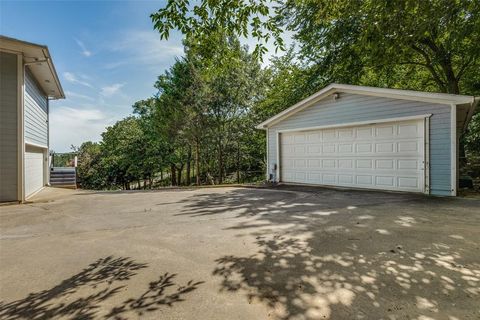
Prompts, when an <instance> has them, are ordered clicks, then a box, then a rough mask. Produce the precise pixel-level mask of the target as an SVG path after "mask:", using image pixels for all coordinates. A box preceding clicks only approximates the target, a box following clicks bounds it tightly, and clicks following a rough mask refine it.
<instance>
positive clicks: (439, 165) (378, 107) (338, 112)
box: [268, 93, 451, 195]
mask: <svg viewBox="0 0 480 320" xmlns="http://www.w3.org/2000/svg"><path fill="white" fill-rule="evenodd" d="M422 114H432V117H431V118H430V190H431V194H435V195H450V194H451V178H450V177H451V171H450V168H451V166H450V164H451V162H450V161H451V159H450V158H451V152H450V145H451V144H450V138H451V136H450V106H448V105H442V104H432V103H427V102H417V101H409V100H399V99H389V98H381V97H373V96H366V95H358V94H347V93H342V94H340V98H339V99H338V100H336V101H333V99H332V98H331V97H327V98H325V99H323V100H322V101H320V102H317V103H316V104H315V105H313V106H311V107H308V108H306V109H304V110H302V111H300V112H298V113H296V114H294V115H292V116H290V117H289V118H286V119H285V120H283V121H281V122H279V123H277V124H275V125H273V126H272V127H270V128H269V130H268V133H269V137H268V138H269V146H268V147H269V150H268V157H269V159H268V167H269V171H270V172H269V173H271V172H272V168H273V165H274V164H276V163H278V160H277V150H276V149H277V141H276V139H277V130H282V129H296V128H298V129H301V128H305V127H315V126H323V125H334V124H342V123H350V122H359V121H369V120H375V119H386V118H396V117H407V116H414V115H422Z"/></svg>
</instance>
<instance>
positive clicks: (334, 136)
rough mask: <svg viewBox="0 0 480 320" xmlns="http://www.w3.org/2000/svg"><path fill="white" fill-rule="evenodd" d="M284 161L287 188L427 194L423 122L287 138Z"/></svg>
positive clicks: (282, 142) (282, 151) (287, 135)
mask: <svg viewBox="0 0 480 320" xmlns="http://www.w3.org/2000/svg"><path fill="white" fill-rule="evenodd" d="M292 137H294V138H292ZM280 156H281V165H280V170H281V181H284V182H295V183H312V184H325V185H338V186H353V187H363V188H376V189H388V190H403V191H416V192H421V191H423V183H424V179H423V174H424V171H423V169H422V166H423V157H424V137H423V121H421V120H415V121H406V122H398V123H388V124H381V125H365V126H359V127H349V128H339V129H324V130H313V131H305V132H301V133H296V132H289V133H285V134H283V133H282V134H281V135H280Z"/></svg>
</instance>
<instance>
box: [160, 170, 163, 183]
mask: <svg viewBox="0 0 480 320" xmlns="http://www.w3.org/2000/svg"><path fill="white" fill-rule="evenodd" d="M160 181H163V169H160Z"/></svg>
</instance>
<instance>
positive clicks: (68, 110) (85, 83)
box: [0, 0, 183, 152]
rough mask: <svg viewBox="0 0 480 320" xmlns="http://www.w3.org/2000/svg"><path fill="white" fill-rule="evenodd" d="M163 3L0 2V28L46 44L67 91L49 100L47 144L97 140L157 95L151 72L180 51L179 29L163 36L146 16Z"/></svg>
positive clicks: (63, 147)
mask: <svg viewBox="0 0 480 320" xmlns="http://www.w3.org/2000/svg"><path fill="white" fill-rule="evenodd" d="M163 4H164V2H162V1H82V2H80V1H79V2H76V1H3V0H0V33H1V34H3V35H6V36H10V37H13V38H18V39H21V40H26V41H30V42H35V43H39V44H45V45H47V46H48V47H49V50H50V53H51V54H52V57H53V62H54V64H55V67H56V69H57V73H58V75H59V77H60V81H61V82H62V86H63V89H64V91H65V94H66V96H67V99H65V100H58V101H52V102H51V108H50V141H51V143H50V144H51V149H53V150H55V151H57V152H61V151H69V149H70V145H71V144H73V145H77V146H78V145H80V144H81V143H82V142H83V141H86V140H93V141H98V140H99V139H100V133H101V132H102V131H103V130H104V128H105V126H108V125H111V124H113V123H115V121H117V120H119V119H121V118H123V117H125V116H127V115H128V114H130V113H131V106H132V104H133V103H134V102H135V101H138V100H140V99H144V98H148V97H150V96H151V95H152V94H154V93H155V89H154V88H153V84H154V82H155V80H156V78H157V76H158V75H160V74H161V73H163V72H164V71H165V70H166V69H167V68H168V67H169V66H170V65H171V64H172V63H173V62H174V59H175V57H178V56H181V55H182V54H183V48H182V44H181V35H180V34H179V33H173V34H172V37H171V38H170V39H169V41H161V40H160V38H159V35H158V33H157V32H156V31H154V30H153V28H152V23H151V20H150V17H149V15H150V13H152V12H154V11H156V10H157V9H159V8H160V7H161V6H163Z"/></svg>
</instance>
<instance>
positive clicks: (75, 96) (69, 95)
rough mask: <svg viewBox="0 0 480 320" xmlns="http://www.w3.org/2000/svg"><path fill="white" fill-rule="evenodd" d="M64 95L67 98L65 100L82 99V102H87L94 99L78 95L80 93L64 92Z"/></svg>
mask: <svg viewBox="0 0 480 320" xmlns="http://www.w3.org/2000/svg"><path fill="white" fill-rule="evenodd" d="M65 95H66V96H67V98H69V99H70V98H78V99H84V100H88V101H94V100H95V99H94V98H92V97H90V96H87V95H84V94H80V93H76V92H73V91H68V90H67V91H65Z"/></svg>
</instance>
